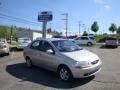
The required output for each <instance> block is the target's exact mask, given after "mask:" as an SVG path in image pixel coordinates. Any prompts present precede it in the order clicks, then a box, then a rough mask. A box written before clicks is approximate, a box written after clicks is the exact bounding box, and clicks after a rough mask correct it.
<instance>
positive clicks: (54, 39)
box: [37, 38, 67, 42]
mask: <svg viewBox="0 0 120 90" xmlns="http://www.w3.org/2000/svg"><path fill="white" fill-rule="evenodd" d="M37 40H46V41H50V42H52V41H59V40H67V39H62V38H37Z"/></svg>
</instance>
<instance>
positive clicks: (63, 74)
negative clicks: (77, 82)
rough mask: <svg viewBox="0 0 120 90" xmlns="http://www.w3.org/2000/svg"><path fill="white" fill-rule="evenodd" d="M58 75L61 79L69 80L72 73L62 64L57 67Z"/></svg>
mask: <svg viewBox="0 0 120 90" xmlns="http://www.w3.org/2000/svg"><path fill="white" fill-rule="evenodd" d="M58 75H59V77H60V79H62V80H63V81H69V80H71V79H72V73H71V71H70V70H69V68H67V67H65V66H63V67H60V68H59V69H58Z"/></svg>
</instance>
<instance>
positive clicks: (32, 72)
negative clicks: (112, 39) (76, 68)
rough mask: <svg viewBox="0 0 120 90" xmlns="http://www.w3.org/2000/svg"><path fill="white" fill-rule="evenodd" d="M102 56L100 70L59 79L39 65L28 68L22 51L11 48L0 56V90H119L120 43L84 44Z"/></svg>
mask: <svg viewBox="0 0 120 90" xmlns="http://www.w3.org/2000/svg"><path fill="white" fill-rule="evenodd" d="M84 48H85V49H88V50H90V51H92V52H94V53H96V54H97V55H98V56H99V57H100V58H101V60H102V62H103V66H102V70H101V71H100V72H99V73H98V74H97V75H96V76H92V77H89V78H85V79H74V80H73V81H71V82H63V81H61V80H60V79H59V78H58V77H57V75H56V73H53V72H50V71H47V70H45V69H42V68H38V67H33V68H32V69H29V68H27V67H26V65H25V61H24V58H23V51H12V52H11V53H10V56H1V57H0V90H62V89H63V90H67V89H70V90H120V47H118V48H100V46H93V47H84Z"/></svg>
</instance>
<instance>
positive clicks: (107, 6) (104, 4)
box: [94, 0, 111, 9]
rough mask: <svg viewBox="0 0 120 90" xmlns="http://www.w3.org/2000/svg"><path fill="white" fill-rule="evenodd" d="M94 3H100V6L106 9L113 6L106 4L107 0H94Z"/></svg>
mask: <svg viewBox="0 0 120 90" xmlns="http://www.w3.org/2000/svg"><path fill="white" fill-rule="evenodd" d="M94 3H96V4H99V5H100V6H102V7H104V8H105V9H110V8H111V6H110V5H108V4H106V2H105V0H94Z"/></svg>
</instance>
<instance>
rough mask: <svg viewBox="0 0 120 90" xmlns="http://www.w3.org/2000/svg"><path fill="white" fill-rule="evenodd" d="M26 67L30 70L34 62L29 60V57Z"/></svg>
mask: <svg viewBox="0 0 120 90" xmlns="http://www.w3.org/2000/svg"><path fill="white" fill-rule="evenodd" d="M26 65H27V67H28V68H31V67H32V62H31V60H30V58H28V57H27V58H26Z"/></svg>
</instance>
